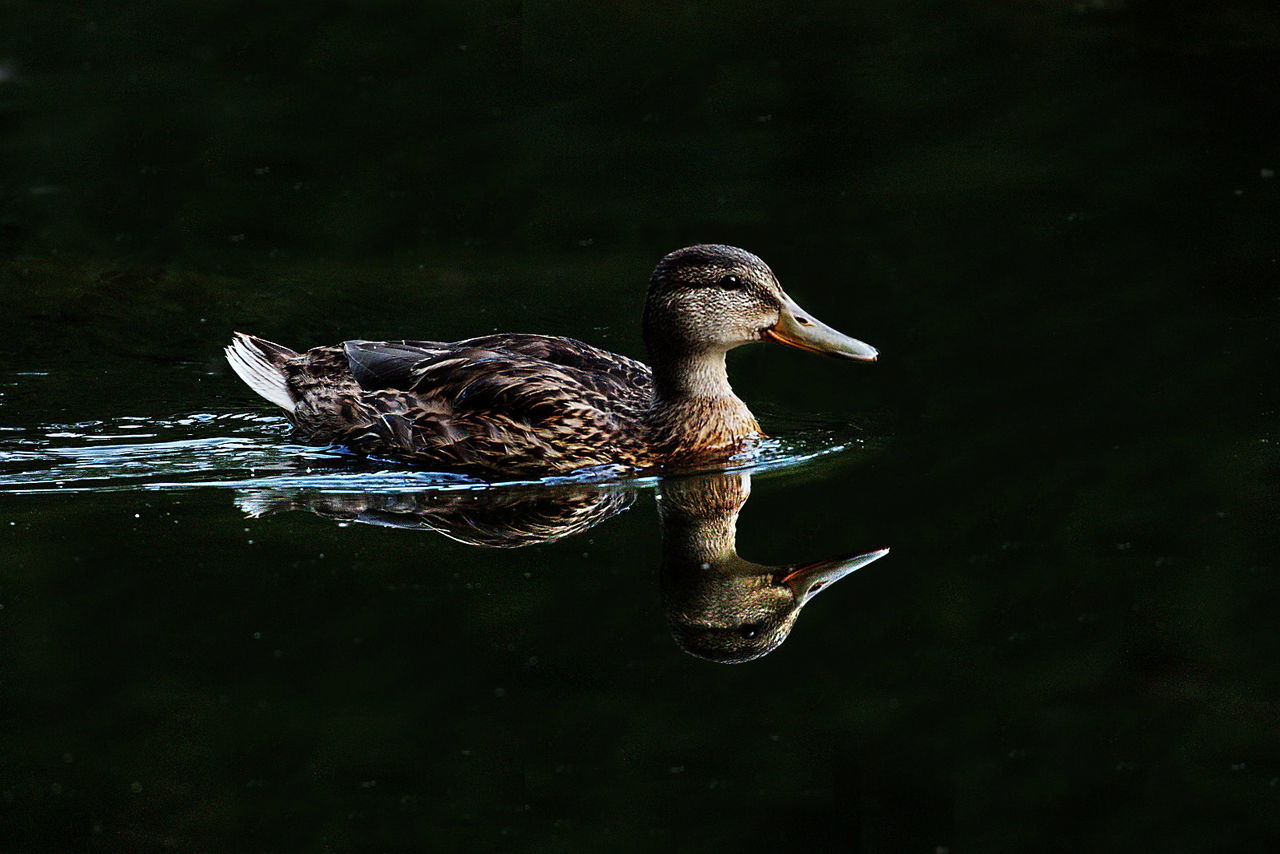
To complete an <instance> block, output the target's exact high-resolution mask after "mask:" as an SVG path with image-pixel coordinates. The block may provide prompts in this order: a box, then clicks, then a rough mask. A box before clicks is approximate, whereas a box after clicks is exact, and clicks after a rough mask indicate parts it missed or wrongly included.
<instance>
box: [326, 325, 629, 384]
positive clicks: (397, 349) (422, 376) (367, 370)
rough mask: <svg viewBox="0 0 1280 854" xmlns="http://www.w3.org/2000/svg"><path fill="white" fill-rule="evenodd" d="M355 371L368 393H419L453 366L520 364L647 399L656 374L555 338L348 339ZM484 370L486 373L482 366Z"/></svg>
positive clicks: (620, 358) (587, 346)
mask: <svg viewBox="0 0 1280 854" xmlns="http://www.w3.org/2000/svg"><path fill="white" fill-rule="evenodd" d="M343 349H344V351H345V353H346V357H347V361H348V364H349V365H350V369H351V373H352V375H353V376H354V377H355V379H356V382H358V383H359V384H360V387H361V388H363V389H365V390H366V391H378V390H381V389H399V390H401V391H419V390H424V388H430V387H433V386H434V384H435V383H437V382H438V381H439V379H440V377H441V376H442V374H443V373H444V372H445V371H447V370H448V369H450V368H453V367H457V368H458V369H459V370H464V369H468V367H469V366H483V365H486V364H487V365H494V364H496V363H499V362H503V363H507V362H519V361H520V360H521V359H524V360H528V362H529V364H531V365H532V364H538V365H549V366H552V367H553V368H563V369H566V370H567V371H569V372H570V373H572V374H573V376H574V378H575V380H576V381H577V382H579V383H582V384H585V385H587V386H588V387H590V388H593V389H595V390H597V391H599V392H601V393H604V394H611V395H617V396H621V397H622V398H624V399H629V398H631V397H642V398H645V399H647V397H648V395H649V392H650V388H651V383H652V376H651V374H650V371H649V368H648V367H647V366H645V365H644V364H642V363H641V362H637V361H636V360H635V359H630V358H627V357H626V356H621V355H619V354H617V353H611V352H609V351H608V350H602V349H600V348H599V347H592V346H591V345H590V344H584V343H583V342H581V341H576V340H574V339H572V338H561V337H556V336H551V335H511V334H503V335H485V336H483V337H480V338H469V339H467V340H465V341H457V342H453V343H448V344H445V343H440V342H437V341H347V342H346V343H345V344H343ZM480 370H482V371H483V370H485V369H484V368H483V367H481V368H480Z"/></svg>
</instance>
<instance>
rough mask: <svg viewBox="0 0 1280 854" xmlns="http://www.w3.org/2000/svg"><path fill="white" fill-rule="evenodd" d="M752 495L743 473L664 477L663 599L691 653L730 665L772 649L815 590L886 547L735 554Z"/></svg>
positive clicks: (660, 491)
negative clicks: (774, 562) (769, 560)
mask: <svg viewBox="0 0 1280 854" xmlns="http://www.w3.org/2000/svg"><path fill="white" fill-rule="evenodd" d="M750 496H751V476H750V475H749V474H745V473H738V474H721V475H714V476H705V477H694V478H685V479H682V480H668V481H664V482H663V483H662V485H661V486H660V487H659V489H658V516H659V518H660V519H661V521H662V570H661V585H662V601H663V610H664V611H666V614H667V620H668V622H669V623H670V625H671V633H672V635H674V636H675V639H676V643H677V644H679V645H680V648H681V649H683V650H684V651H685V652H687V653H689V654H690V655H695V656H697V657H698V658H705V659H707V660H708V661H718V662H722V663H725V664H732V663H736V662H742V661H751V660H752V659H755V658H759V657H761V656H762V655H767V654H769V653H770V652H773V650H775V649H777V648H778V647H779V646H780V645H781V644H782V642H783V641H784V640H786V639H787V635H789V634H790V633H791V628H792V626H794V625H795V622H796V617H798V616H799V615H800V609H801V608H803V607H804V606H805V604H806V603H808V602H809V600H810V599H812V598H813V597H814V596H816V595H817V594H818V593H819V592H820V591H822V590H825V589H827V588H828V587H830V586H831V585H832V584H834V583H836V582H837V581H839V580H840V579H842V578H844V577H845V576H847V575H849V574H850V573H851V572H853V571H854V570H856V569H859V568H860V567H863V566H866V565H867V564H869V563H871V562H872V561H874V560H878V559H879V558H882V557H884V556H885V555H886V554H888V553H889V550H888V549H879V550H877V551H873V552H866V553H863V554H854V555H845V556H842V557H833V558H827V559H825V560H819V561H814V562H812V563H804V564H793V565H789V566H765V565H764V564H759V563H752V562H751V561H749V560H745V559H743V558H741V557H739V556H738V548H737V534H738V513H739V512H740V511H741V510H742V506H743V505H744V504H746V502H747V499H748V498H749V497H750Z"/></svg>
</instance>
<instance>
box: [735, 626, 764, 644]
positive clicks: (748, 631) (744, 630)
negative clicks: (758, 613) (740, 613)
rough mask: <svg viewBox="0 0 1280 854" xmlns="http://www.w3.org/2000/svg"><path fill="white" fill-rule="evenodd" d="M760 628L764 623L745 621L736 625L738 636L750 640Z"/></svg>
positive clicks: (758, 632)
mask: <svg viewBox="0 0 1280 854" xmlns="http://www.w3.org/2000/svg"><path fill="white" fill-rule="evenodd" d="M762 628H764V623H745V624H744V625H741V626H738V637H740V638H745V639H747V640H750V639H751V638H753V637H755V636H756V635H758V634H760V630H761V629H762Z"/></svg>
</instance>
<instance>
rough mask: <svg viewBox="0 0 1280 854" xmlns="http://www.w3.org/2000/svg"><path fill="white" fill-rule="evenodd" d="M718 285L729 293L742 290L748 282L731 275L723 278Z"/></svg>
mask: <svg viewBox="0 0 1280 854" xmlns="http://www.w3.org/2000/svg"><path fill="white" fill-rule="evenodd" d="M718 284H719V285H720V287H722V288H724V289H725V290H727V291H736V290H738V289H739V288H741V287H742V286H743V285H745V284H746V282H744V281H742V279H740V278H739V277H737V276H734V275H732V274H731V275H728V276H721V277H720V281H719V282H718Z"/></svg>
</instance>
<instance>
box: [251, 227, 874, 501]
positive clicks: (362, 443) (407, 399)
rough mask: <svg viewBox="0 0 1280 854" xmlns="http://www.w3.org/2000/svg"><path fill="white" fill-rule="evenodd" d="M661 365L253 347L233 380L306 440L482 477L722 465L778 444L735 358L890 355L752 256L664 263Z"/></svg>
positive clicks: (472, 350) (454, 349)
mask: <svg viewBox="0 0 1280 854" xmlns="http://www.w3.org/2000/svg"><path fill="white" fill-rule="evenodd" d="M642 324H643V338H644V343H645V349H646V350H647V352H648V357H649V362H650V364H648V365H646V364H644V363H642V362H640V361H637V360H635V359H632V358H629V357H627V356H623V355H620V354H617V353H611V352H609V351H607V350H603V349H600V348H598V347H593V346H591V345H589V344H585V343H583V342H581V341H577V340H574V339H572V338H564V337H558V336H550V335H535V334H510V333H499V334H493V335H485V336H481V337H478V338H468V339H466V340H462V341H454V342H439V341H418V340H399V341H366V340H350V341H344V342H342V343H340V344H335V345H328V346H320V347H313V348H312V349H309V350H305V351H303V352H297V351H295V350H292V349H290V348H288V347H285V346H282V345H280V344H276V343H273V342H271V341H268V340H266V339H263V338H259V337H257V336H254V335H249V334H246V333H242V332H237V333H235V334H234V336H233V338H232V341H231V343H230V344H229V345H228V346H227V347H226V348H225V353H226V358H227V361H228V363H229V364H230V366H231V368H232V369H233V370H234V371H235V373H236V374H237V375H238V376H239V377H240V379H241V380H243V381H244V382H245V384H246V385H248V386H249V388H250V389H252V390H253V391H254V392H256V393H257V394H258V395H260V396H261V397H263V398H265V399H266V400H268V401H270V402H271V403H274V404H275V405H276V406H279V407H280V408H281V409H283V410H284V411H285V414H286V415H287V416H288V418H289V420H290V421H291V422H292V423H293V425H294V428H295V434H296V435H297V437H298V438H300V439H302V440H303V441H307V442H310V443H312V444H319V445H331V446H341V447H343V448H345V449H347V450H348V451H351V452H353V453H355V454H359V455H363V456H367V457H372V458H378V459H389V460H392V461H397V462H402V463H409V464H412V465H415V466H426V467H430V468H431V469H433V470H440V471H450V472H460V473H464V474H474V475H478V476H481V477H492V476H499V477H510V476H533V477H543V476H550V475H569V474H574V473H578V472H582V471H584V470H596V469H624V470H648V469H661V468H666V467H676V468H688V467H699V466H708V465H715V464H722V463H725V462H726V461H728V460H730V459H731V458H733V457H734V456H735V455H738V454H742V453H744V452H747V451H749V449H750V448H751V447H752V445H753V443H756V442H758V441H759V440H760V439H761V438H763V437H764V435H765V434H764V431H763V430H762V429H761V428H760V424H759V422H758V421H757V420H756V419H755V417H754V416H753V415H752V414H751V411H750V409H748V408H747V405H746V404H745V403H743V401H742V400H741V399H740V398H738V396H737V395H736V394H734V392H733V389H732V387H731V386H730V385H729V377H728V372H727V368H726V364H725V355H726V354H727V353H728V352H729V351H730V350H733V349H735V348H737V347H740V346H744V345H747V344H754V343H758V342H764V341H772V342H777V343H780V344H784V345H788V346H791V347H796V348H799V349H801V350H806V351H809V352H812V353H819V354H824V355H827V356H832V357H836V358H840V359H847V360H851V361H858V362H874V361H876V360H877V358H878V351H877V350H876V349H875V348H874V347H872V346H871V345H869V344H866V343H864V342H862V341H859V340H858V339H856V338H851V337H849V336H848V335H845V334H844V333H842V332H838V331H837V330H835V329H833V328H832V327H830V326H827V325H826V324H824V323H822V322H820V321H818V320H817V319H816V318H814V317H813V315H811V314H810V313H809V312H807V311H805V310H803V309H802V308H800V306H799V305H797V304H796V302H795V301H794V300H793V299H792V298H791V297H790V296H788V295H787V293H786V291H784V290H783V288H782V285H781V284H780V283H779V281H778V277H777V276H776V275H775V274H774V272H773V270H772V269H770V268H769V266H768V265H767V264H766V263H765V262H764V261H762V260H761V259H760V258H758V257H757V256H756V255H754V254H752V253H751V252H748V251H746V250H745V249H740V248H737V247H734V246H726V245H721V244H699V245H696V246H688V247H685V248H683V249H678V250H676V251H675V252H671V253H670V254H668V255H666V256H665V257H663V258H662V259H661V260H660V261H659V262H658V264H657V266H656V267H655V268H654V270H653V274H652V275H651V276H650V279H649V287H648V291H647V293H646V297H645V303H644V312H643V319H642Z"/></svg>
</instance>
